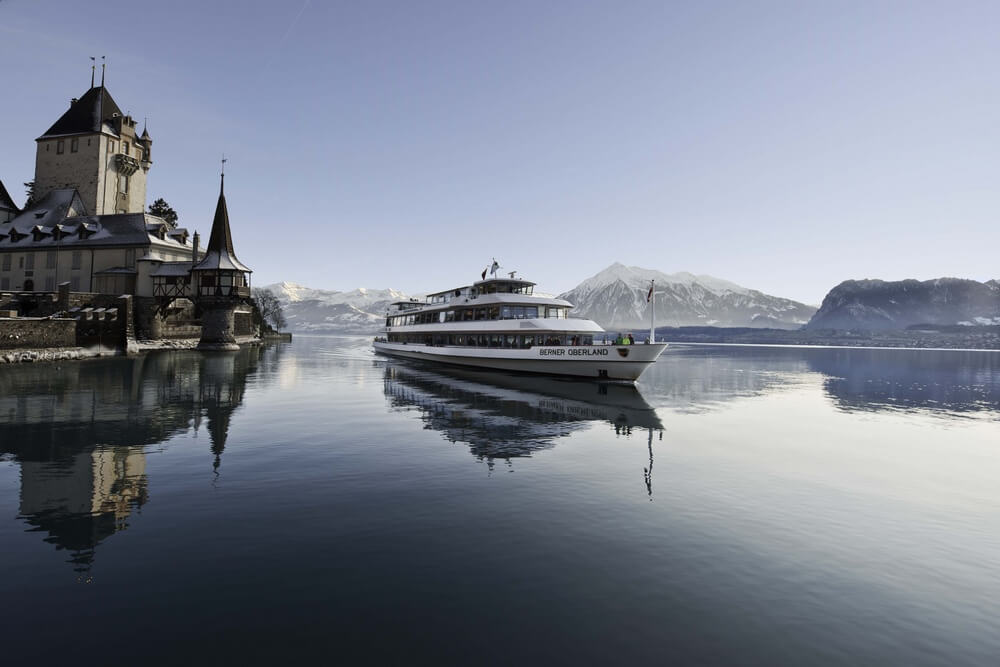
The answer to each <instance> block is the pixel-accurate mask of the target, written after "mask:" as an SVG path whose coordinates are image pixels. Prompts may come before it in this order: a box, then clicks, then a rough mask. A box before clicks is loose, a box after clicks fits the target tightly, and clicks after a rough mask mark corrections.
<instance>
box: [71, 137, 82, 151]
mask: <svg viewBox="0 0 1000 667" xmlns="http://www.w3.org/2000/svg"><path fill="white" fill-rule="evenodd" d="M78 150H80V140H79V139H78V138H77V137H73V138H72V139H70V140H69V152H70V153H75V152H77V151H78Z"/></svg>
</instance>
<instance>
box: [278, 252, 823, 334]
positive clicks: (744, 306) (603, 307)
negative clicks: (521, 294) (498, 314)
mask: <svg viewBox="0 0 1000 667" xmlns="http://www.w3.org/2000/svg"><path fill="white" fill-rule="evenodd" d="M650 279H655V280H656V323H657V325H658V326H664V325H672V326H684V325H708V326H720V327H731V326H752V327H771V328H781V329H797V328H799V327H801V326H802V325H804V324H805V323H806V322H808V321H809V318H810V317H811V316H812V314H813V313H814V312H815V311H816V308H815V307H813V306H808V305H806V304H803V303H799V302H797V301H792V300H791V299H784V298H781V297H775V296H770V295H767V294H764V293H762V292H758V291H757V290H752V289H748V288H746V287H741V286H739V285H737V284H735V283H731V282H728V281H726V280H722V279H720V278H714V277H712V276H705V275H700V276H696V275H694V274H691V273H674V274H665V273H662V272H660V271H653V270H650V269H642V268H639V267H627V266H624V265H622V264H618V263H615V264H612V265H611V266H609V267H608V268H606V269H605V270H603V271H601V272H600V273H598V274H597V275H595V276H593V277H591V278H588V279H587V280H585V281H583V282H582V283H580V284H579V285H578V286H576V287H575V288H574V289H572V290H570V291H569V292H566V293H565V294H561V295H560V298H564V299H566V300H568V301H569V302H570V303H573V304H574V305H575V306H576V308H574V309H573V312H572V316H573V317H581V318H586V319H592V320H594V321H595V322H597V323H598V324H600V325H601V326H603V327H604V328H606V329H609V330H611V329H615V330H617V329H643V328H646V327H648V326H649V304H648V303H647V301H646V294H647V292H648V289H649V281H650ZM264 289H267V290H270V291H271V292H273V293H274V294H275V295H276V296H277V297H278V300H279V301H280V302H281V304H282V307H283V308H284V312H285V317H286V319H287V320H288V328H289V329H291V330H292V331H300V332H307V333H308V332H311V333H357V334H370V333H374V332H377V331H378V330H379V329H380V328H381V326H382V322H383V319H384V317H385V311H386V308H387V307H388V306H389V304H391V303H392V302H394V301H399V300H403V299H409V298H410V296H411V295H407V294H405V293H403V292H399V291H397V290H393V289H369V288H364V287H361V288H358V289H355V290H351V291H347V292H341V291H336V290H323V289H315V288H310V287H305V286H303V285H299V284H296V283H291V282H281V283H275V284H273V285H267V286H266V287H264Z"/></svg>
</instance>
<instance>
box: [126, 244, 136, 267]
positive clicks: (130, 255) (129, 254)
mask: <svg viewBox="0 0 1000 667" xmlns="http://www.w3.org/2000/svg"><path fill="white" fill-rule="evenodd" d="M125 266H127V267H128V268H130V269H134V268H135V248H129V249H127V250H126V251H125Z"/></svg>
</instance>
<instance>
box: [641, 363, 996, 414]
mask: <svg viewBox="0 0 1000 667" xmlns="http://www.w3.org/2000/svg"><path fill="white" fill-rule="evenodd" d="M817 378H818V379H819V380H820V382H821V386H822V389H823V391H824V392H825V393H826V394H827V395H828V396H829V397H830V398H831V399H833V400H834V401H835V402H836V404H837V406H838V407H839V408H841V409H843V410H849V411H869V412H882V411H899V410H905V411H921V412H927V413H929V414H940V415H957V414H961V415H965V416H971V415H973V414H977V413H978V414H979V415H985V416H990V415H988V413H989V412H992V413H997V414H1000V379H998V378H1000V354H997V353H993V352H962V351H951V350H890V349H882V350H871V349H846V348H832V349H831V348H751V347H701V346H699V347H683V346H675V347H671V348H670V349H668V351H667V353H666V354H664V355H663V356H662V357H661V358H660V360H659V361H658V362H657V363H656V364H654V366H653V367H652V368H650V369H649V371H647V373H646V374H645V375H643V378H642V381H641V383H640V385H641V386H642V390H643V393H644V394H645V395H646V396H647V398H649V399H650V401H652V402H653V404H654V405H656V406H657V407H658V408H659V407H665V408H669V409H671V410H673V411H675V412H684V413H692V412H694V413H696V412H704V411H706V410H711V409H713V408H717V407H720V406H722V405H723V404H725V403H727V402H730V401H733V400H737V399H742V398H752V397H754V396H762V395H765V394H772V393H775V392H778V391H783V390H787V389H789V388H795V387H800V386H802V385H804V384H813V383H815V382H816V380H817Z"/></svg>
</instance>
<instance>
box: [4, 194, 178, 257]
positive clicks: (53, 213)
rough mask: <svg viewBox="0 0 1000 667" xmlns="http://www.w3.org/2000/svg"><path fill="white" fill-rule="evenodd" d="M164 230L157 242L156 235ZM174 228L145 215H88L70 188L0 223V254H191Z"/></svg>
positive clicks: (48, 195) (160, 219) (157, 218)
mask: <svg viewBox="0 0 1000 667" xmlns="http://www.w3.org/2000/svg"><path fill="white" fill-rule="evenodd" d="M161 226H165V227H166V229H167V230H168V231H167V234H166V235H165V237H164V238H163V239H160V238H159V237H158V236H157V234H156V232H155V231H154V232H152V233H151V232H150V229H151V228H152V229H154V230H155V229H158V228H160V227H161ZM174 231H176V229H175V227H174V226H173V225H171V224H170V223H168V222H166V221H164V220H163V219H162V218H159V217H157V216H155V215H150V214H148V213H116V214H114V215H87V214H86V210H85V208H84V206H83V202H82V201H81V200H80V195H79V194H78V193H77V191H76V190H74V189H72V188H65V189H59V190H51V191H49V192H48V193H47V194H46V195H45V197H43V198H42V200H41V201H39V202H38V203H37V204H35V205H34V206H32V207H31V208H30V209H29V210H27V211H22V212H21V214H20V215H18V216H17V217H16V218H14V219H13V220H10V221H8V222H2V223H0V251H3V250H8V249H13V248H16V249H18V250H33V249H44V248H53V247H67V246H73V247H81V248H84V247H87V248H89V247H95V246H130V245H132V246H153V247H156V248H160V249H165V250H167V249H169V250H183V251H186V252H190V248H191V246H190V245H187V244H184V243H182V242H181V241H180V240H178V238H176V235H175V234H173V232H174Z"/></svg>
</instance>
